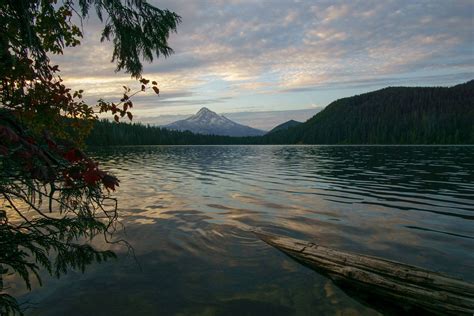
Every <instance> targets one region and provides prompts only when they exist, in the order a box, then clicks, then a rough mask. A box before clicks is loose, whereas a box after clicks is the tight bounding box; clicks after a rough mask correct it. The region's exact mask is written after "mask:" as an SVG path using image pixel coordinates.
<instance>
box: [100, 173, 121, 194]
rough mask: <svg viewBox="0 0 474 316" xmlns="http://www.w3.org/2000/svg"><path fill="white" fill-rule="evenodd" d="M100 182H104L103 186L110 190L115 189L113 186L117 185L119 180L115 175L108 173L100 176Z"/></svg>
mask: <svg viewBox="0 0 474 316" xmlns="http://www.w3.org/2000/svg"><path fill="white" fill-rule="evenodd" d="M102 183H103V184H104V187H106V188H107V189H110V190H112V191H115V187H116V186H117V187H118V186H119V180H118V179H117V178H116V177H114V176H111V175H108V174H106V175H104V177H103V178H102Z"/></svg>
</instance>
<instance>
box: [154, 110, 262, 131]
mask: <svg viewBox="0 0 474 316" xmlns="http://www.w3.org/2000/svg"><path fill="white" fill-rule="evenodd" d="M163 127H164V128H167V129H171V130H178V131H190V132H193V133H197V134H204V135H220V136H261V135H264V134H265V133H266V132H265V131H262V130H259V129H256V128H253V127H250V126H246V125H242V124H239V123H236V122H234V121H231V120H229V119H228V118H226V117H225V116H223V115H219V114H217V113H215V112H213V111H211V110H209V109H208V108H206V107H203V108H201V109H200V110H199V111H198V112H197V113H196V114H194V115H192V116H190V117H188V118H186V119H184V120H179V121H176V122H173V123H170V124H168V125H165V126H163Z"/></svg>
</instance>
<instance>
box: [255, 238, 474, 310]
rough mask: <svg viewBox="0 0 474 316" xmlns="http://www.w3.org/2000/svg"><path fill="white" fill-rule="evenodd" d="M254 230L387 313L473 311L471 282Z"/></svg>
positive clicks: (265, 239)
mask: <svg viewBox="0 0 474 316" xmlns="http://www.w3.org/2000/svg"><path fill="white" fill-rule="evenodd" d="M254 233H255V234H256V235H257V236H258V237H259V238H260V239H261V240H263V241H264V242H266V243H267V244H269V245H271V246H273V247H275V248H277V249H279V250H280V251H282V252H284V253H285V254H287V255H288V256H290V257H291V258H293V259H295V260H297V261H299V262H300V263H302V264H304V265H306V266H307V267H309V268H311V269H313V270H315V271H317V272H319V273H320V274H322V275H324V276H326V277H329V278H330V279H331V280H332V281H333V282H334V283H335V284H336V285H337V286H338V287H339V288H341V289H342V290H343V291H344V292H346V293H347V294H349V295H350V296H351V297H353V298H355V299H357V300H358V301H360V302H362V303H363V304H365V305H368V306H370V307H372V308H374V309H376V310H378V311H379V312H381V313H382V314H385V315H406V314H408V315H471V316H472V315H474V284H472V283H467V282H464V281H462V280H459V279H454V278H451V277H449V276H447V275H443V274H441V273H437V272H432V271H429V270H425V269H422V268H419V267H415V266H410V265H407V264H403V263H400V262H395V261H389V260H385V259H381V258H377V257H372V256H366V255H361V254H356V253H351V252H346V251H340V250H336V249H331V248H328V247H324V246H321V245H317V244H315V243H312V242H307V241H303V240H298V239H293V238H288V237H282V236H278V235H273V234H269V233H266V232H262V231H260V230H256V231H254Z"/></svg>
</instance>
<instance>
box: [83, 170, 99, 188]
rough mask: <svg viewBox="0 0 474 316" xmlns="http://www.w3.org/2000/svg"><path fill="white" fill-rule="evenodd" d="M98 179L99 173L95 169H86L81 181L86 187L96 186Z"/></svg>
mask: <svg viewBox="0 0 474 316" xmlns="http://www.w3.org/2000/svg"><path fill="white" fill-rule="evenodd" d="M100 178H101V172H100V171H99V170H97V169H87V170H86V171H85V172H84V173H83V174H82V179H83V180H84V182H85V183H87V184H88V185H94V184H96V183H97V182H98V181H99V180H100Z"/></svg>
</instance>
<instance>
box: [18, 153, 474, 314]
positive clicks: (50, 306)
mask: <svg viewBox="0 0 474 316" xmlns="http://www.w3.org/2000/svg"><path fill="white" fill-rule="evenodd" d="M95 154H96V156H97V158H98V159H99V160H100V161H102V164H103V165H104V166H105V167H106V168H107V169H109V170H111V171H112V172H113V173H115V174H116V175H117V176H119V178H120V179H121V181H122V182H121V185H120V188H119V191H118V192H117V195H118V198H119V201H120V208H121V214H122V221H123V223H124V224H125V226H126V231H125V233H126V238H127V239H128V240H129V241H130V242H131V243H132V245H133V246H134V248H135V252H136V255H137V259H138V263H139V265H138V264H137V262H135V261H134V260H133V259H132V258H130V257H127V256H125V255H124V256H122V257H121V258H120V260H119V261H117V262H112V263H107V264H103V265H95V266H93V267H91V268H90V269H89V270H88V271H87V272H86V274H80V273H75V272H72V273H70V274H69V275H67V276H66V277H65V278H64V279H61V280H59V281H58V280H47V281H46V286H45V287H44V288H40V289H36V290H35V291H33V292H32V293H29V294H26V295H24V296H23V299H25V300H29V301H32V302H34V303H36V304H37V308H35V309H33V310H31V311H30V312H29V313H28V314H29V315H64V314H66V313H67V314H69V315H162V314H163V315H168V314H173V315H174V314H176V315H189V314H191V315H264V314H268V315H290V314H294V315H317V314H330V315H357V314H364V315H375V314H376V313H375V312H374V311H372V310H370V309H369V308H366V307H364V306H362V305H360V304H359V303H357V302H355V301H354V300H352V299H351V298H349V297H348V296H346V295H345V294H344V293H342V292H341V291H340V290H338V289H337V288H335V287H334V286H333V285H332V283H331V282H329V281H327V279H325V278H323V277H321V276H319V275H318V274H316V273H314V272H312V271H310V270H307V269H306V268H304V267H301V266H300V265H299V264H297V263H295V262H293V261H292V260H291V259H288V258H287V257H285V256H284V255H282V254H280V253H279V252H278V251H276V250H274V249H272V248H269V247H268V246H267V245H265V244H263V243H262V242H260V241H259V240H257V239H256V238H255V237H254V236H253V235H252V233H250V232H248V229H249V228H250V227H261V228H263V229H264V230H268V231H271V232H277V233H280V234H284V235H288V236H293V237H298V238H304V239H311V240H314V241H315V242H318V243H321V244H324V245H327V246H330V247H335V248H341V249H345V250H351V251H357V252H362V253H365V254H371V255H376V256H381V257H384V258H388V259H394V260H398V261H402V262H405V263H409V264H415V265H419V266H422V267H425V268H428V269H432V270H436V271H443V272H446V273H449V274H451V275H453V276H457V277H462V278H464V279H466V280H470V281H474V275H473V271H474V265H473V262H474V254H473V253H474V252H473V251H472V249H474V225H473V219H474V147H419V146H417V147H384V146H373V147H371V146H365V147H364V146H362V147H359V146H161V147H159V146H157V147H127V148H113V149H107V150H97V151H96V152H95ZM116 250H118V251H121V249H120V248H117V249H116Z"/></svg>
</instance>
